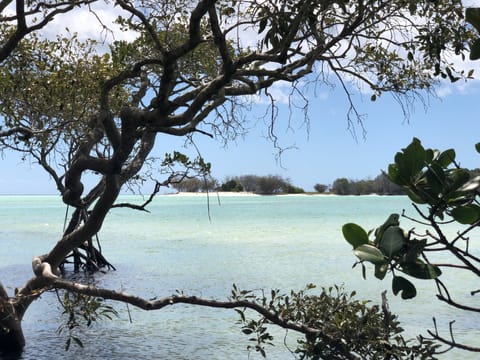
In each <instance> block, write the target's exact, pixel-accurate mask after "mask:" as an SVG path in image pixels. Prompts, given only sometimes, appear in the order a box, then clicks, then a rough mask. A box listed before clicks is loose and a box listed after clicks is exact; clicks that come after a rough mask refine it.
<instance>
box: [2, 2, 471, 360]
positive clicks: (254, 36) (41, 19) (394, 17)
mask: <svg viewBox="0 0 480 360" xmlns="http://www.w3.org/2000/svg"><path fill="white" fill-rule="evenodd" d="M97 2H98V0H80V1H79V0H73V1H69V2H42V1H35V0H34V1H29V2H25V1H24V0H18V1H16V2H13V1H12V0H0V11H1V16H0V149H1V150H2V151H3V152H4V153H5V154H6V155H7V156H8V154H7V152H8V151H10V150H13V151H17V152H20V153H22V154H23V155H25V156H28V157H31V158H32V159H34V161H35V162H36V163H38V164H39V165H40V166H41V167H42V168H43V169H44V170H45V171H46V172H47V173H48V174H49V175H50V176H51V178H52V180H53V181H54V182H55V184H56V186H57V188H58V191H59V193H60V194H61V196H62V199H63V201H64V203H65V204H66V205H67V206H69V207H72V208H73V209H74V211H73V212H72V214H71V218H70V220H69V224H68V226H67V228H66V231H65V233H63V234H59V238H58V239H57V241H56V242H55V243H54V244H53V243H52V248H51V249H48V250H46V253H45V254H43V255H39V256H36V257H35V258H34V259H33V261H32V267H33V277H32V279H30V280H29V281H28V282H27V283H26V284H24V285H23V286H20V287H19V289H18V291H17V292H16V293H15V294H13V295H11V296H9V295H8V294H7V292H6V290H5V289H3V287H1V286H0V304H1V305H2V306H0V313H1V315H6V314H7V315H9V316H1V317H0V318H1V319H2V320H1V325H2V328H4V329H9V331H8V333H6V334H1V336H0V340H2V341H0V345H1V346H7V345H5V344H9V346H12V347H17V348H21V347H23V344H24V340H23V335H22V334H21V326H20V322H21V319H22V317H23V315H24V313H25V311H27V309H28V307H29V305H30V304H31V303H32V302H33V301H34V300H37V299H38V298H39V296H40V295H41V294H42V292H44V291H46V290H49V289H53V288H58V289H67V290H69V291H72V292H75V293H79V294H85V295H94V296H101V297H103V298H106V299H113V300H118V301H124V302H128V303H131V304H134V305H137V306H139V307H142V308H145V309H152V308H161V307H162V304H163V303H162V301H158V302H149V301H146V300H143V299H139V298H137V297H134V296H131V295H127V294H124V293H119V292H115V291H111V290H108V289H96V288H93V287H92V286H87V285H85V284H81V283H75V282H72V281H69V280H68V279H67V278H64V277H62V276H61V274H60V272H59V270H58V269H59V267H60V266H61V265H62V264H64V260H65V258H66V257H67V256H68V255H69V254H70V253H72V252H73V253H74V255H75V254H77V258H78V259H82V257H81V256H78V252H79V251H80V250H85V251H86V254H87V255H84V257H83V258H87V259H90V255H91V254H92V252H94V251H95V250H94V249H93V245H92V238H93V237H94V236H95V235H96V234H97V233H98V231H99V230H100V229H101V227H102V225H103V222H104V220H105V218H106V216H107V214H108V212H109V210H110V209H111V208H112V207H114V206H129V207H134V208H140V209H144V208H145V205H146V204H147V203H148V201H147V202H146V204H143V205H133V204H118V203H117V197H118V195H119V193H120V191H121V189H122V188H125V187H126V186H133V185H134V184H138V183H139V182H142V181H145V180H147V179H153V180H154V181H155V183H156V187H155V189H154V191H153V194H155V193H156V192H158V188H159V187H160V186H162V185H167V184H169V183H171V182H172V181H178V179H181V178H182V177H185V176H187V174H190V173H192V172H197V173H200V174H207V173H208V172H209V169H210V164H208V163H207V162H206V161H205V160H204V159H202V158H201V157H199V158H196V159H189V158H187V157H186V156H184V155H182V154H180V153H178V152H174V153H171V154H170V153H168V154H167V155H166V156H165V158H164V159H163V161H162V160H158V159H157V161H155V159H154V157H153V154H152V149H153V148H154V145H155V142H156V140H157V135H158V134H167V135H172V136H183V137H186V138H187V139H188V138H191V136H192V135H193V134H203V135H206V136H211V137H217V138H220V139H223V140H229V139H231V138H233V137H235V136H236V135H238V134H239V133H242V132H243V125H244V123H245V121H246V115H245V110H246V109H248V105H249V104H250V103H251V101H252V96H255V95H258V94H264V96H266V97H267V98H268V99H269V100H270V101H271V104H270V109H269V110H270V112H269V114H270V116H271V124H272V125H273V124H274V123H275V121H276V120H277V116H276V115H277V112H276V99H275V98H274V97H273V96H272V95H271V92H270V91H269V89H271V88H272V87H273V86H275V85H276V84H280V83H285V82H286V83H288V84H290V85H291V94H290V96H299V97H300V98H302V86H303V85H306V84H309V83H311V84H312V85H313V86H322V85H325V84H329V83H330V82H331V81H332V80H330V79H332V78H333V79H335V80H334V81H337V82H338V83H339V84H340V85H341V87H342V88H343V90H344V91H345V94H346V96H347V98H348V99H349V101H350V104H351V106H350V109H347V118H348V119H349V121H351V122H353V121H357V120H358V119H359V117H358V114H357V113H356V108H355V104H354V103H353V102H352V98H351V93H352V91H354V88H355V87H359V88H360V89H361V90H362V91H363V90H368V91H370V92H371V93H372V100H375V99H376V98H377V97H378V96H381V95H382V94H383V93H391V94H393V96H395V97H396V98H398V99H399V100H400V101H407V102H408V101H409V100H410V99H411V97H412V96H415V95H419V94H420V93H421V92H423V91H427V92H428V91H430V90H431V89H433V86H434V85H435V83H436V82H437V79H438V76H442V77H446V78H449V79H450V80H452V81H455V80H457V79H459V78H461V77H464V78H467V77H469V76H470V75H471V74H464V73H462V72H457V71H456V69H455V68H454V67H453V66H452V65H451V61H450V59H451V56H452V55H458V56H463V53H464V52H465V51H466V50H468V44H469V41H470V40H471V39H472V34H471V31H470V28H469V27H468V26H466V25H465V23H464V11H463V7H462V4H461V2H460V1H457V0H455V1H427V2H418V1H412V0H402V1H393V0H383V1H382V0H375V1H374V0H359V1H355V2H354V1H345V0H327V1H324V0H300V1H297V0H295V1H294V0H268V1H263V0H262V1H257V0H242V1H239V0H197V1H185V0H175V1H164V2H157V1H150V0H140V1H128V0H116V1H114V2H112V3H106V4H105V6H108V7H110V8H109V9H110V10H111V11H116V9H117V8H118V9H120V11H121V13H120V15H119V17H118V19H117V24H118V25H119V26H120V27H121V28H122V31H127V32H130V33H132V34H135V39H134V40H133V41H112V42H110V43H109V44H107V45H108V46H107V48H106V47H105V44H99V43H96V42H95V41H93V40H87V41H81V40H79V38H78V37H76V35H75V34H68V33H67V34H66V35H65V33H63V34H57V35H58V36H53V37H52V36H50V35H49V36H46V35H45V34H46V33H43V32H42V29H48V28H49V24H50V22H51V20H52V19H53V18H54V17H60V16H62V15H63V14H69V13H72V14H73V13H74V11H76V9H82V8H87V7H89V6H91V5H92V4H94V3H97ZM96 16H97V19H98V21H99V22H100V23H101V24H102V25H104V26H106V27H107V28H108V26H109V24H106V23H104V21H105V19H103V18H102V14H101V13H97V14H96ZM243 33H248V34H249V36H250V35H251V37H250V38H249V41H248V42H247V41H246V38H244V37H243V36H242V34H243ZM306 105H308V101H307V100H306V99H305V106H306ZM272 137H273V138H274V137H275V134H272ZM87 176H88V177H89V178H93V179H94V183H93V185H91V186H88V185H86V182H85V181H84V180H85V178H86V177H87ZM162 176H163V178H162ZM89 263H91V261H90V262H89ZM105 264H108V262H105V263H99V264H96V265H95V264H93V265H92V266H93V267H95V266H98V265H105ZM2 275H3V274H2ZM178 299H180V298H178ZM178 299H177V300H178ZM177 300H175V301H177ZM178 301H179V302H181V301H184V302H191V303H200V302H201V300H200V299H192V298H181V299H180V300H178ZM7 304H8V305H9V306H4V305H7ZM204 304H207V303H204ZM208 304H210V305H212V306H216V305H218V306H220V305H221V304H220V303H218V304H216V305H215V304H214V303H208ZM238 304H240V305H239V306H244V305H243V303H237V305H238ZM224 306H225V307H228V306H232V307H233V305H232V304H230V305H229V304H226V305H224ZM252 307H254V306H253V305H252ZM7 309H8V310H7ZM262 314H264V315H265V314H267V313H262ZM265 316H266V315H265ZM7 318H8V320H3V319H7ZM267 318H268V316H267ZM270 320H271V319H270ZM277 320H278V319H277ZM293 322H295V320H294V319H289V320H285V322H282V321H280V320H278V321H277V323H278V324H279V325H281V326H285V327H288V326H290V325H291V323H293ZM298 329H300V331H302V329H303V331H304V332H306V333H308V334H309V335H312V334H313V335H315V334H317V335H318V334H320V332H319V331H316V330H314V331H312V330H311V329H309V328H308V329H307V330H305V329H306V328H305V327H301V326H300V327H299V328H298ZM5 339H7V340H5ZM3 340H5V341H3ZM342 351H343V353H344V356H345V357H346V358H353V357H354V355H352V354H350V353H349V352H348V350H345V349H344V350H342Z"/></svg>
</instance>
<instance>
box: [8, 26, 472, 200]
mask: <svg viewBox="0 0 480 360" xmlns="http://www.w3.org/2000/svg"><path fill="white" fill-rule="evenodd" d="M72 25H73V24H70V26H71V27H72ZM57 26H62V24H57ZM73 30H75V29H73ZM471 66H473V68H474V69H475V72H476V73H478V74H480V62H477V63H473V64H471ZM479 95H480V82H479V81H477V80H474V81H469V82H468V83H466V84H465V83H463V82H462V81H459V82H458V83H456V84H453V85H451V84H449V83H443V84H441V85H440V87H439V88H438V97H426V98H425V101H426V103H427V104H426V106H424V105H423V104H422V103H421V102H417V103H416V104H414V106H413V108H411V109H410V113H409V116H408V117H406V116H405V114H404V113H403V111H402V108H401V106H400V105H399V104H398V103H397V102H396V101H395V100H394V99H393V98H392V97H391V96H390V95H388V94H384V95H382V97H380V98H379V99H377V101H375V102H371V101H370V96H369V95H367V94H361V93H356V94H355V96H354V101H355V103H356V106H357V108H358V110H359V112H360V113H362V114H364V115H365V118H364V124H363V125H364V128H365V130H366V133H365V136H364V135H363V134H362V129H361V128H360V127H358V126H357V127H356V128H355V131H356V133H357V136H356V137H355V136H353V135H352V132H351V129H349V126H348V122H347V110H348V103H347V98H346V96H345V93H344V92H343V91H342V90H341V89H340V88H338V87H337V88H329V87H328V88H327V87H319V88H318V89H317V91H316V92H315V93H309V94H308V99H309V102H310V112H309V117H310V121H309V124H308V127H307V126H306V124H305V123H304V119H303V116H302V115H301V114H299V113H294V114H293V117H292V118H291V119H290V118H289V116H290V112H289V109H288V107H287V106H286V104H283V105H281V106H280V108H279V111H280V112H279V115H278V120H277V127H276V133H277V135H278V137H279V141H280V144H281V145H282V146H283V147H284V148H287V147H289V148H290V149H289V150H286V151H284V152H283V153H282V156H281V158H280V159H279V158H278V152H277V150H276V149H275V147H274V146H273V143H272V142H271V141H270V140H268V139H266V138H265V134H266V133H267V126H266V125H265V123H264V121H263V120H262V119H261V115H262V114H264V112H265V109H266V104H263V103H261V102H260V103H257V104H256V105H255V106H254V107H253V109H252V111H251V112H250V113H248V118H249V124H250V127H251V129H250V131H249V133H248V134H247V135H246V136H245V137H244V138H239V139H237V140H236V141H234V142H231V143H229V144H228V145H227V147H224V145H223V143H222V142H220V141H218V140H214V139H210V138H209V137H206V136H201V135H196V136H195V138H194V139H195V142H196V145H197V147H198V149H199V150H200V152H201V154H202V156H203V157H204V158H205V159H206V160H207V161H209V162H211V163H212V176H213V177H215V178H216V179H218V180H220V181H222V180H224V179H225V178H227V177H229V176H237V175H246V174H255V175H280V176H282V177H284V178H287V179H289V180H290V181H291V183H292V184H293V185H295V186H299V187H302V188H303V189H305V190H306V191H312V190H313V186H314V185H315V184H317V183H320V184H326V185H330V184H332V183H333V181H334V180H335V179H337V178H340V177H346V178H349V179H353V180H360V179H369V178H374V177H376V176H377V175H378V174H380V172H381V171H382V170H385V169H387V167H388V164H389V163H391V162H392V161H393V158H394V155H395V153H396V152H397V151H399V150H400V149H401V148H404V147H406V146H407V145H408V144H409V143H410V142H411V141H412V138H413V137H417V138H419V139H420V140H421V141H422V143H423V144H424V146H425V147H429V148H437V149H440V150H445V149H448V148H455V150H456V152H457V160H458V161H459V162H460V164H461V165H462V166H464V167H468V168H476V167H480V161H479V160H480V154H478V153H476V151H475V148H474V145H475V144H476V143H477V142H480V121H479V119H478V114H479V106H478V101H479V99H480V96H479ZM289 119H290V120H291V121H290V127H289V126H287V124H288V122H289ZM307 128H308V129H307ZM182 145H183V140H180V139H176V138H171V137H168V136H161V137H160V138H159V140H158V142H157V146H156V149H155V153H156V154H157V155H158V156H163V154H165V153H166V152H170V151H173V150H174V149H180V150H183V151H184V152H186V153H189V154H193V155H194V154H195V150H194V149H182V148H181V147H182ZM0 161H1V162H0V164H1V170H0V194H56V193H57V191H56V188H55V185H54V183H53V182H52V181H51V180H50V179H49V177H48V175H46V173H44V172H43V171H42V170H40V169H39V168H38V166H37V165H35V164H33V163H30V162H29V161H22V160H21V159H20V158H19V157H18V156H17V155H16V154H12V153H4V154H3V156H2V158H1V160H0ZM145 191H148V189H146V190H145Z"/></svg>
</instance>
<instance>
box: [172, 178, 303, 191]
mask: <svg viewBox="0 0 480 360" xmlns="http://www.w3.org/2000/svg"><path fill="white" fill-rule="evenodd" d="M173 187H174V188H175V190H177V191H181V192H206V191H228V192H243V191H245V192H252V193H255V194H262V195H273V194H301V193H304V192H305V190H304V189H302V188H300V187H297V186H295V185H293V184H292V183H291V182H290V180H288V179H285V178H283V177H281V176H279V175H266V176H258V175H242V176H234V177H229V178H227V179H226V180H225V181H224V182H223V183H220V182H219V181H218V180H216V179H214V178H212V177H208V178H184V179H183V180H182V181H180V182H178V183H175V184H173Z"/></svg>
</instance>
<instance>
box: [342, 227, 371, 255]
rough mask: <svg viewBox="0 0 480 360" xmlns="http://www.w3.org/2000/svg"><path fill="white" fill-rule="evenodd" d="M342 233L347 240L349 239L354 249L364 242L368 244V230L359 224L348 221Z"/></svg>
mask: <svg viewBox="0 0 480 360" xmlns="http://www.w3.org/2000/svg"><path fill="white" fill-rule="evenodd" d="M342 233H343V237H344V238H345V240H347V241H348V242H349V243H350V244H351V245H352V246H353V248H354V249H356V248H357V247H359V246H360V245H363V244H368V235H367V232H366V231H365V230H364V229H363V228H362V227H361V226H358V225H357V224H354V223H348V224H345V225H343V227H342Z"/></svg>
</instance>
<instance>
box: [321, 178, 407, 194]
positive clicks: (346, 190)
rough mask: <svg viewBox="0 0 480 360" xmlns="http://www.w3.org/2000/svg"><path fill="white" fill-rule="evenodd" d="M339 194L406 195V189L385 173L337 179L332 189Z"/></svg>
mask: <svg viewBox="0 0 480 360" xmlns="http://www.w3.org/2000/svg"><path fill="white" fill-rule="evenodd" d="M330 191H331V192H332V193H334V194H337V195H368V194H378V195H405V194H406V192H405V190H404V189H403V188H402V187H400V186H398V185H396V184H394V183H392V182H391V181H390V180H389V179H388V177H387V175H385V174H384V173H382V174H380V175H378V176H377V177H376V178H375V179H373V180H372V179H369V180H350V179H347V178H339V179H336V180H335V181H334V182H333V184H332V187H331V190H330Z"/></svg>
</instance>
